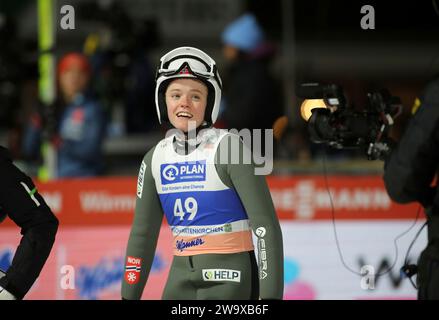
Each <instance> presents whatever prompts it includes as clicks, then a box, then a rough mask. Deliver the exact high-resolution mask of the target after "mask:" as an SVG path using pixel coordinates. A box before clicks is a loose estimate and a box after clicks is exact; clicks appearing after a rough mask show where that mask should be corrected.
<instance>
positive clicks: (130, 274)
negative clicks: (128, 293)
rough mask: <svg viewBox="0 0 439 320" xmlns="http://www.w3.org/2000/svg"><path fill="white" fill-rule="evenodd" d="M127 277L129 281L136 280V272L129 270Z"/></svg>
mask: <svg viewBox="0 0 439 320" xmlns="http://www.w3.org/2000/svg"><path fill="white" fill-rule="evenodd" d="M127 278H128V281H129V282H134V281H136V274H135V273H134V272H130V273H128V277H127Z"/></svg>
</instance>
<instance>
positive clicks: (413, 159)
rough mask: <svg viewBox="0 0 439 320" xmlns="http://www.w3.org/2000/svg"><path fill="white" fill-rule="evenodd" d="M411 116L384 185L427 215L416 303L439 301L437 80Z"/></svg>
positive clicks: (393, 195)
mask: <svg viewBox="0 0 439 320" xmlns="http://www.w3.org/2000/svg"><path fill="white" fill-rule="evenodd" d="M413 113H414V116H413V118H412V119H411V120H410V123H409V125H408V127H407V129H406V131H405V132H404V135H403V136H402V138H401V140H400V142H399V143H398V145H397V147H396V148H395V149H394V150H393V152H392V153H391V155H390V156H389V158H388V159H387V160H386V163H385V167H384V182H385V186H386V189H387V192H388V194H389V196H390V197H391V198H392V199H393V200H394V201H396V202H399V203H408V202H414V201H416V202H419V203H420V204H421V205H422V206H423V207H424V208H425V209H426V210H425V212H426V213H427V226H428V244H427V247H426V248H425V250H424V251H423V252H422V254H421V256H420V258H419V260H418V266H417V272H418V275H417V287H418V298H419V299H422V300H423V299H439V192H438V191H439V189H438V188H437V185H432V182H433V179H434V177H435V175H436V172H437V168H438V167H439V78H437V79H435V80H433V81H432V82H430V83H429V84H428V86H427V87H426V89H425V91H424V93H423V95H422V96H421V98H420V99H419V100H417V103H416V104H415V107H414V110H413Z"/></svg>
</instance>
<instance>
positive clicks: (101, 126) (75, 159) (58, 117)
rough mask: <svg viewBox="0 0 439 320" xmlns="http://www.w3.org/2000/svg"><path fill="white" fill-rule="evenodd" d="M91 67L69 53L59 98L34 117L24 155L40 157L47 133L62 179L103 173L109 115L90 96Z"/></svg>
mask: <svg viewBox="0 0 439 320" xmlns="http://www.w3.org/2000/svg"><path fill="white" fill-rule="evenodd" d="M89 78H90V65H89V62H88V60H87V58H86V57H85V56H83V55H82V54H78V53H69V54H66V55H65V56H64V57H63V58H62V59H61V60H60V62H59V64H58V85H59V96H58V99H57V101H56V102H55V103H54V105H51V106H46V107H43V106H40V107H39V110H36V112H34V113H33V114H32V116H31V119H30V121H29V124H28V127H27V128H26V131H25V135H24V141H23V154H24V155H25V156H26V157H29V158H32V157H36V156H38V154H39V150H40V146H41V142H42V139H44V135H43V133H45V134H47V138H48V139H50V140H51V141H52V143H53V144H54V145H55V146H56V148H57V152H58V159H57V164H58V168H57V176H58V177H86V176H95V175H98V174H101V173H102V171H103V163H102V161H103V159H102V145H103V139H104V136H105V131H106V116H105V114H104V112H103V110H102V109H101V107H100V105H99V104H98V103H97V102H96V101H95V100H94V99H93V98H92V97H91V96H90V94H87V86H88V83H89Z"/></svg>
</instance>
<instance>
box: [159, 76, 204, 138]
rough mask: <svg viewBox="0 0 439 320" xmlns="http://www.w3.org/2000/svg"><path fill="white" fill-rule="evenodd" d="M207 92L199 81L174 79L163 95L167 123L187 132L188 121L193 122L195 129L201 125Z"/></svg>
mask: <svg viewBox="0 0 439 320" xmlns="http://www.w3.org/2000/svg"><path fill="white" fill-rule="evenodd" d="M207 92H208V90H207V87H206V85H204V84H203V83H202V82H201V81H198V80H193V79H189V78H182V79H176V80H174V81H172V82H171V83H170V84H169V86H168V88H167V89H166V94H165V97H166V107H167V110H168V118H169V121H170V122H171V124H172V125H173V126H174V127H175V128H176V129H179V130H182V131H183V132H188V129H189V122H190V121H195V127H197V128H198V126H200V125H201V124H202V123H203V121H204V112H205V111H206V104H207ZM192 127H193V125H191V128H192Z"/></svg>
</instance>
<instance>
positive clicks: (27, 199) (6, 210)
mask: <svg viewBox="0 0 439 320" xmlns="http://www.w3.org/2000/svg"><path fill="white" fill-rule="evenodd" d="M0 177H1V180H0V181H1V184H0V215H4V214H7V215H8V216H9V218H11V219H12V220H13V221H14V222H15V223H16V224H17V225H18V226H19V227H20V228H21V234H22V235H23V237H22V239H21V241H20V244H19V246H18V248H17V250H16V252H15V255H14V258H13V260H12V264H11V266H10V267H9V269H8V270H7V272H6V275H5V276H4V277H3V278H1V279H0V286H1V287H3V288H5V289H6V290H8V291H9V292H10V293H12V294H13V295H14V296H15V297H16V298H17V299H22V298H23V297H24V296H25V295H26V293H27V292H28V291H29V289H30V288H31V287H32V285H33V283H34V282H35V280H36V279H37V278H38V276H39V274H40V272H41V269H42V268H43V266H44V264H45V262H46V260H47V258H48V256H49V253H50V250H51V249H52V246H53V243H54V241H55V235H56V232H57V229H58V219H57V218H56V217H55V216H54V214H53V213H52V211H51V210H50V208H49V207H48V206H47V204H46V203H45V201H44V199H43V198H42V197H41V195H40V194H39V193H38V192H37V191H36V188H35V185H34V184H33V182H32V179H31V178H30V177H28V176H27V175H25V174H24V173H23V172H22V171H20V170H19V169H18V168H17V167H16V166H15V165H14V164H13V163H12V160H11V158H10V156H9V152H8V151H7V149H5V148H3V147H1V146H0Z"/></svg>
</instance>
